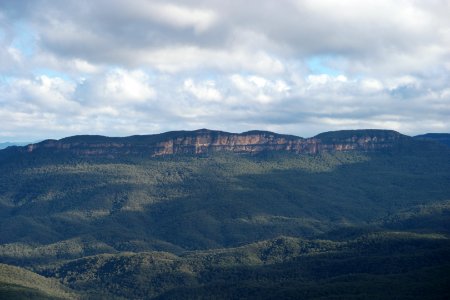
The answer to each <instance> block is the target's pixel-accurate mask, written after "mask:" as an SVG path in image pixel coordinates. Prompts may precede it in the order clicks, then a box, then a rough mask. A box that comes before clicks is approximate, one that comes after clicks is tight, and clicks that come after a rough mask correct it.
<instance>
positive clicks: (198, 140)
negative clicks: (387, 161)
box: [15, 129, 410, 157]
mask: <svg viewBox="0 0 450 300" xmlns="http://www.w3.org/2000/svg"><path fill="white" fill-rule="evenodd" d="M407 139H410V138H409V137H407V136H404V135H402V134H400V133H398V132H395V131H390V130H346V131H335V132H327V133H322V134H319V135H317V136H315V137H312V138H301V137H297V136H292V135H281V134H277V133H273V132H267V131H249V132H244V133H239V134H237V133H229V132H222V131H212V130H207V129H201V130H196V131H174V132H167V133H162V134H156V135H142V136H130V137H123V138H120V137H119V138H112V137H104V136H74V137H68V138H64V139H61V140H46V141H43V142H40V143H36V144H30V145H28V146H25V147H15V148H16V150H17V151H19V152H22V153H36V152H42V151H45V152H51V153H67V154H73V155H80V156H105V157H115V156H117V155H139V156H144V157H149V156H153V157H154V156H162V155H173V154H208V153H212V152H219V151H228V152H234V153H249V154H255V153H260V152H265V151H286V152H292V153H298V154H300V153H305V154H316V153H319V152H322V151H351V150H359V151H376V150H380V149H386V148H392V147H394V146H396V145H399V143H401V142H402V141H404V140H407Z"/></svg>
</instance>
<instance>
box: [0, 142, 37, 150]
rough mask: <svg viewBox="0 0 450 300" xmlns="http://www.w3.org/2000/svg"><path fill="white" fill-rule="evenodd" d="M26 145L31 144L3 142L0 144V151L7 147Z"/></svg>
mask: <svg viewBox="0 0 450 300" xmlns="http://www.w3.org/2000/svg"><path fill="white" fill-rule="evenodd" d="M28 144H31V143H28V142H17V143H14V142H4V143H0V150H1V149H5V148H8V147H10V146H26V145H28Z"/></svg>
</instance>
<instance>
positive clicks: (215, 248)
mask: <svg viewBox="0 0 450 300" xmlns="http://www.w3.org/2000/svg"><path fill="white" fill-rule="evenodd" d="M449 136H450V135H449V134H427V135H423V136H417V137H410V136H406V135H403V134H400V133H398V132H395V131H390V130H373V129H368V130H346V131H334V132H326V133H322V134H319V135H317V136H315V137H312V138H301V137H297V136H292V135H282V134H277V133H272V132H267V131H249V132H244V133H240V134H236V133H228V132H222V131H213V130H207V129H201V130H196V131H174V132H167V133H163V134H157V135H142V136H130V137H117V138H113V137H104V136H92V135H86V136H73V137H68V138H64V139H60V140H45V141H42V142H40V143H35V144H30V145H26V146H11V147H8V148H6V149H3V150H0V263H3V264H5V265H1V266H2V268H0V270H2V271H1V273H0V275H1V276H0V296H1V295H2V293H4V295H14V296H15V297H18V298H19V299H20V297H24V298H26V295H29V293H32V295H34V296H35V297H36V298H39V297H40V298H41V299H47V298H48V299H53V298H58V297H59V298H94V299H97V298H99V299H101V298H108V299H150V298H155V299H178V298H179V299H211V298H215V299H230V298H231V299H237V298H242V299H245V298H249V299H250V298H254V299H264V298H266V299H274V298H279V299H281V298H284V299H298V298H302V299H369V298H373V299H379V298H385V299H403V298H404V299H412V298H416V299H445V298H447V297H448V296H450V294H449V293H448V290H447V289H446V286H450V285H449V283H450V272H449V271H450V239H449V237H450V236H449V234H450V147H448V144H447V142H448V140H449ZM15 268H16V269H15ZM17 268H21V269H20V270H21V272H23V274H27V275H26V276H25V275H24V276H25V277H26V278H30V279H29V280H23V281H20V282H19V281H15V282H14V283H11V282H10V281H8V280H7V279H8V278H9V275H8V274H9V273H8V272H10V273H11V272H15V271H14V270H17ZM23 269H26V270H23ZM31 272H34V273H31ZM36 273H37V274H36ZM5 274H6V275H5ZM44 277H46V278H44ZM35 280H44V281H45V280H48V281H49V282H50V281H51V282H54V284H53V283H52V284H47V285H45V289H44V288H42V289H40V290H39V289H38V290H36V285H33V282H34V281H35ZM56 281H58V282H56ZM30 282H31V283H30ZM42 282H43V281H42ZM27 293H28V294H27ZM33 293H34V294H33ZM34 296H33V297H34Z"/></svg>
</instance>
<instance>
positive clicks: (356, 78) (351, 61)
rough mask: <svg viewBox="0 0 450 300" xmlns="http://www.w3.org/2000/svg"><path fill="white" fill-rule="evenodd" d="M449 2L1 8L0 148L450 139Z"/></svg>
mask: <svg viewBox="0 0 450 300" xmlns="http://www.w3.org/2000/svg"><path fill="white" fill-rule="evenodd" d="M449 16H450V0H395V1H394V0H373V1H372V0H257V1H256V0H246V1H237V0H228V1H223V0H220V1H219V0H183V1H181V0H168V1H153V0H96V1H92V0H65V1H59V0H0V142H6V141H37V140H41V139H47V138H62V137H65V136H70V135H77V134H101V135H108V136H127V135H133V134H154V133H160V132H165V131H170V130H193V129H199V128H209V129H217V130H223V131H230V132H243V131H247V130H253V129H259V130H270V131H274V132H279V133H286V134H295V135H298V136H302V137H311V136H314V135H316V134H318V133H320V132H324V131H331V130H340V129H361V128H381V129H393V130H397V131H400V132H402V133H404V134H408V135H416V134H420V133H427V132H450V17H449Z"/></svg>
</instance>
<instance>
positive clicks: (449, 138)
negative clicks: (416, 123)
mask: <svg viewBox="0 0 450 300" xmlns="http://www.w3.org/2000/svg"><path fill="white" fill-rule="evenodd" d="M414 138H415V139H418V140H425V141H435V142H439V143H441V144H444V145H447V146H449V147H450V133H427V134H422V135H416V136H415V137H414Z"/></svg>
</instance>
